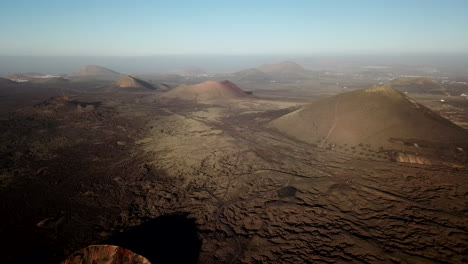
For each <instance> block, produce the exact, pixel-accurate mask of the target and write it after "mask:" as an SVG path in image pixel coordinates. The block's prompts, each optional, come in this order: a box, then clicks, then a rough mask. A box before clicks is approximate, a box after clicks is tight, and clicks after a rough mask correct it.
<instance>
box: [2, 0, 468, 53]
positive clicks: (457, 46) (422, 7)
mask: <svg viewBox="0 0 468 264" xmlns="http://www.w3.org/2000/svg"><path fill="white" fill-rule="evenodd" d="M0 36H1V38H0V55H70V56H75V55H79V56H80V55H90V56H94V55H106V56H107V55H109V56H113V55H123V56H131V55H160V54H171V55H173V54H244V55H246V54H247V55H248V54H394V53H399V54H402V53H403V54H404V53H419V54H421V53H422V54H459V53H463V54H468V1H465V0H459V1H455V0H439V1H434V0H392V1H384V0H342V1H338V0H328V1H325V0H324V1H318V0H317V1H314V0H303V1H297V0H284V1H276V0H268V1H260V0H259V1H255V0H250V1H244V0H229V1H223V0H212V1H203V0H198V1H181V0H167V1H154V0H153V1H150V0H145V1H143V0H141V1H138V0H136V1H120V0H114V1H102V0H73V1H68V0H51V1H44V0H5V1H2V4H1V6H0Z"/></svg>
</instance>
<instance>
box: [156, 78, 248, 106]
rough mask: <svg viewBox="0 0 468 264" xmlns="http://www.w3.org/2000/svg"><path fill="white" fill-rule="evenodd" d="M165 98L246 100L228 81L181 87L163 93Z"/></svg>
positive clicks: (244, 95) (241, 91)
mask: <svg viewBox="0 0 468 264" xmlns="http://www.w3.org/2000/svg"><path fill="white" fill-rule="evenodd" d="M163 97H165V98H178V99H182V100H198V101H208V100H231V99H241V98H247V97H248V95H247V94H246V93H245V92H244V91H243V90H241V89H240V88H239V87H237V86H236V85H235V84H234V83H232V82H230V81H227V80H226V81H221V82H218V81H207V82H203V83H200V84H196V85H181V86H178V87H177V88H175V89H173V90H171V91H169V92H167V93H165V94H164V95H163Z"/></svg>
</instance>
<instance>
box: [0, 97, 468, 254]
mask: <svg viewBox="0 0 468 264" xmlns="http://www.w3.org/2000/svg"><path fill="white" fill-rule="evenodd" d="M273 97H274V96H273ZM73 99H76V100H79V101H83V102H95V101H100V102H102V105H101V106H99V107H97V108H96V109H95V110H93V111H89V112H79V111H75V112H71V113H70V112H63V111H55V112H54V111H52V112H47V113H44V111H42V110H40V109H37V108H34V107H32V105H30V106H24V107H23V106H22V107H21V108H20V109H14V111H13V110H12V111H8V112H3V113H2V120H1V121H0V122H1V131H0V132H1V134H0V135H1V138H0V139H1V142H2V147H1V148H0V154H1V155H2V157H4V158H3V159H2V166H1V171H0V172H1V174H0V175H1V176H0V177H1V178H0V188H1V189H0V190H1V191H0V199H1V200H2V203H1V205H0V214H1V215H3V216H7V217H3V220H2V221H1V223H0V227H1V228H0V232H1V233H0V243H1V248H2V249H4V250H3V252H5V253H3V254H2V258H3V259H4V261H5V262H16V263H21V262H25V261H37V260H40V261H41V262H43V261H48V262H58V261H61V260H63V259H64V257H65V256H66V255H68V254H70V253H72V252H74V251H76V250H78V249H80V248H83V247H85V246H87V245H89V244H99V243H104V242H105V241H107V240H108V239H112V237H114V236H115V235H118V234H119V233H121V232H125V231H127V230H129V229H130V228H131V227H134V226H138V225H141V224H144V223H145V222H147V221H149V220H150V219H153V218H157V217H160V216H163V215H173V214H176V215H179V214H183V215H185V216H187V217H188V218H190V219H193V220H194V221H195V223H196V226H197V233H198V236H199V238H200V239H201V250H200V255H199V258H198V262H199V263H310V262H312V263H349V262H353V263H466V262H468V258H467V255H468V253H467V251H466V249H467V248H468V231H467V229H468V223H467V220H466V219H468V198H467V194H468V177H467V176H468V170H467V169H466V168H450V167H443V166H427V165H412V164H404V163H395V162H390V161H389V160H388V159H387V158H386V157H385V156H383V155H381V154H380V153H376V152H373V151H370V150H368V149H366V147H365V146H356V147H357V149H356V151H354V152H346V151H344V150H343V151H342V150H339V149H335V150H328V149H325V148H320V147H318V146H312V145H307V144H305V143H301V142H298V141H296V140H294V139H291V138H288V137H287V136H284V135H282V134H280V133H278V132H276V131H274V130H270V129H268V128H266V126H265V124H266V123H267V122H269V121H270V120H272V119H274V118H277V117H279V116H281V115H284V114H286V113H289V112H291V111H293V110H294V109H297V107H298V106H299V105H300V104H302V103H303V101H301V100H298V99H297V97H295V98H292V99H291V100H288V99H284V100H279V99H278V98H276V99H275V100H261V99H257V100H250V99H249V100H238V101H230V102H225V103H222V104H216V103H210V104H196V103H194V102H184V101H177V100H164V99H161V98H159V97H158V95H154V94H153V93H141V94H137V93H133V94H113V95H112V96H110V95H109V94H106V93H102V94H101V93H94V94H91V93H88V94H77V95H75V96H74V97H73ZM457 107H459V106H457ZM459 108H460V109H464V110H463V111H466V108H463V107H459ZM436 110H438V109H436ZM447 116H448V117H449V118H450V117H451V116H454V115H450V114H447ZM462 122H466V120H464V121H463V120H462ZM44 220H45V221H44ZM40 222H41V223H42V224H40V225H39V226H38V223H40ZM133 251H135V252H136V253H138V251H137V250H133ZM181 251H183V248H182V249H181ZM180 254H182V253H180ZM150 260H151V259H150ZM155 263H157V262H155Z"/></svg>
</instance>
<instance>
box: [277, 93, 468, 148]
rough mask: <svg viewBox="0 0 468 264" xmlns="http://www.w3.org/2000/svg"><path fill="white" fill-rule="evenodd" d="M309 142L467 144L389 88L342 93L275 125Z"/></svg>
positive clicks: (445, 124)
mask: <svg viewBox="0 0 468 264" xmlns="http://www.w3.org/2000/svg"><path fill="white" fill-rule="evenodd" d="M270 125H271V126H272V127H274V128H276V129H278V130H279V131H281V132H283V133H285V134H287V135H290V136H292V137H295V138H297V139H299V140H302V141H305V142H308V143H318V144H320V145H323V144H324V143H325V142H327V143H332V144H350V145H357V144H372V145H374V146H384V147H389V146H390V145H391V144H392V140H391V139H417V140H424V141H430V142H444V143H450V142H460V141H466V140H467V133H466V131H465V130H463V129H462V128H460V127H458V126H457V125H455V124H453V123H452V122H450V121H448V120H447V119H445V118H443V117H441V116H440V115H438V114H436V113H435V112H433V111H431V110H429V109H428V108H426V107H424V106H423V105H421V104H418V103H416V102H415V101H413V100H411V99H410V98H408V97H407V96H405V95H403V94H402V93H400V92H398V91H396V90H395V89H393V88H391V87H389V86H376V87H371V88H368V89H362V90H358V91H353V92H348V93H343V94H339V95H336V96H333V97H330V98H327V99H324V100H321V101H318V102H316V103H313V104H310V105H307V106H305V107H303V108H301V109H299V110H297V111H295V112H292V113H289V114H287V115H285V116H283V117H280V118H278V119H276V120H274V121H272V122H271V123H270Z"/></svg>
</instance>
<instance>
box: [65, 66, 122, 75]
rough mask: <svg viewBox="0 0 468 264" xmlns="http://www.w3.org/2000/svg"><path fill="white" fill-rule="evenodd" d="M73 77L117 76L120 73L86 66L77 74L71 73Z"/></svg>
mask: <svg viewBox="0 0 468 264" xmlns="http://www.w3.org/2000/svg"><path fill="white" fill-rule="evenodd" d="M73 75H74V76H118V75H120V73H118V72H115V71H113V70H110V69H107V68H104V67H101V66H97V65H87V66H84V67H82V68H80V69H79V70H78V71H77V72H75V73H73Z"/></svg>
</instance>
